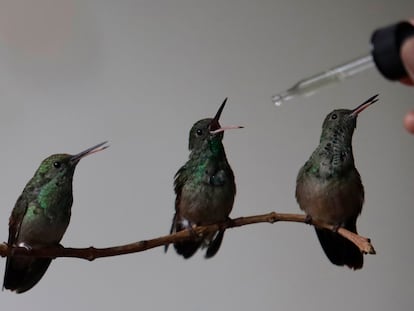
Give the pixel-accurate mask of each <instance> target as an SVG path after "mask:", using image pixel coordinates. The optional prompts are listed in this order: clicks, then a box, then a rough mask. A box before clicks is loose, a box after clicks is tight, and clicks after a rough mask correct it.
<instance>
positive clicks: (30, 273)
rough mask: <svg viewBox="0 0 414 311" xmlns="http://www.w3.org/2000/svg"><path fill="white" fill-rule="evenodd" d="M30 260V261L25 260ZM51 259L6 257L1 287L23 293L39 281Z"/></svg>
mask: <svg viewBox="0 0 414 311" xmlns="http://www.w3.org/2000/svg"><path fill="white" fill-rule="evenodd" d="M28 260H30V263H27V261H28ZM51 261H52V259H49V258H45V259H43V258H42V259H36V260H33V259H26V258H19V259H17V258H10V257H8V258H7V261H6V270H5V273H4V281H3V288H5V289H9V290H11V291H15V292H16V293H18V294H20V293H24V292H25V291H28V290H29V289H31V288H32V287H33V286H35V285H36V284H37V282H39V281H40V279H41V278H42V277H43V275H44V274H45V272H46V270H47V268H48V267H49V265H50V262H51Z"/></svg>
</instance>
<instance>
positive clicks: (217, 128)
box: [210, 97, 243, 134]
mask: <svg viewBox="0 0 414 311" xmlns="http://www.w3.org/2000/svg"><path fill="white" fill-rule="evenodd" d="M226 102H227V97H226V98H225V99H224V101H223V103H222V104H221V106H220V108H219V110H218V111H217V113H216V115H215V116H214V118H213V120H211V123H210V133H211V134H217V133H220V132H224V131H225V130H230V129H239V128H243V126H233V125H231V126H221V125H220V123H219V119H220V116H221V113H222V112H223V109H224V106H225V105H226Z"/></svg>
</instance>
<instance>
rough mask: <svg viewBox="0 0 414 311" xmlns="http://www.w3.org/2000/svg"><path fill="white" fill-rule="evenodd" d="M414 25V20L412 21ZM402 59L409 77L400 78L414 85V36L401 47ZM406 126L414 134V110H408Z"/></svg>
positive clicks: (407, 83) (403, 81)
mask: <svg viewBox="0 0 414 311" xmlns="http://www.w3.org/2000/svg"><path fill="white" fill-rule="evenodd" d="M410 22H411V23H412V24H413V25H414V20H411V21H410ZM401 59H402V61H403V64H404V67H405V70H406V71H407V73H408V77H406V78H404V79H402V80H400V81H401V82H402V83H404V84H406V85H411V86H413V85H414V38H410V39H408V40H406V41H405V42H404V44H403V46H402V47H401ZM404 127H405V129H406V130H407V131H409V132H410V133H412V134H414V110H412V111H410V112H407V114H406V115H405V118H404Z"/></svg>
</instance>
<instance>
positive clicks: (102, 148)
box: [70, 141, 109, 163]
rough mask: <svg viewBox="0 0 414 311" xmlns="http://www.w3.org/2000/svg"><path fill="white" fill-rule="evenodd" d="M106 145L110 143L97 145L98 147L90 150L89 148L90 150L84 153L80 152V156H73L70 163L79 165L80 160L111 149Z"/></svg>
mask: <svg viewBox="0 0 414 311" xmlns="http://www.w3.org/2000/svg"><path fill="white" fill-rule="evenodd" d="M106 143H108V142H107V141H104V142H103V143H100V144H97V145H95V146H93V147H90V148H88V149H86V150H84V151H82V152H79V153H78V154H75V155H73V156H71V158H70V162H72V163H78V162H79V161H80V159H82V158H84V157H86V156H88V155H90V154H93V153H96V152H99V151H102V150H105V149H106V148H108V147H109V146H104V145H105V144H106Z"/></svg>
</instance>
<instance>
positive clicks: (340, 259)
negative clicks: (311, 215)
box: [315, 225, 364, 270]
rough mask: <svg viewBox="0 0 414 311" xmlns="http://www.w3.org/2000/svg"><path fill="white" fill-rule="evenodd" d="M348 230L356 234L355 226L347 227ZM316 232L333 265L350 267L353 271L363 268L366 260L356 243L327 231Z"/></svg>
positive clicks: (319, 230)
mask: <svg viewBox="0 0 414 311" xmlns="http://www.w3.org/2000/svg"><path fill="white" fill-rule="evenodd" d="M347 229H348V230H350V231H352V232H354V233H356V227H355V225H353V227H352V226H351V227H347ZM315 231H316V234H317V236H318V239H319V242H320V243H321V246H322V248H323V250H324V252H325V254H326V256H327V257H328V259H329V260H330V261H331V262H332V263H333V264H335V265H338V266H348V267H349V268H350V269H353V270H358V269H361V268H362V266H363V264H364V258H363V255H362V253H361V251H360V250H359V248H358V247H357V246H356V245H355V244H354V243H352V242H351V241H349V240H347V239H345V238H344V237H342V236H340V235H339V234H337V233H336V232H332V231H330V230H327V229H317V228H315Z"/></svg>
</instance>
